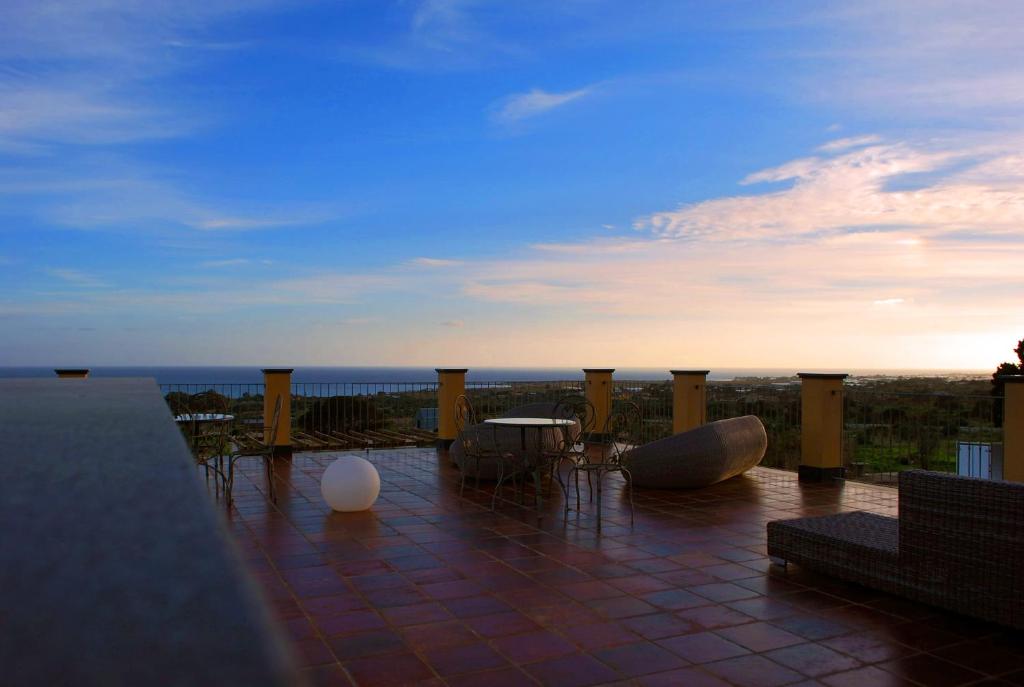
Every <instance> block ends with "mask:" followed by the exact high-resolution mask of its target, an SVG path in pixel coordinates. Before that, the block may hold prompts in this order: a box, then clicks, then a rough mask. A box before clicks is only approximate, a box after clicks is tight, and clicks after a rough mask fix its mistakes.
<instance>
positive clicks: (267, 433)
mask: <svg viewBox="0 0 1024 687" xmlns="http://www.w3.org/2000/svg"><path fill="white" fill-rule="evenodd" d="M282 403H283V400H282V398H281V396H278V397H277V398H276V399H275V400H274V414H273V416H272V418H271V421H270V426H269V427H264V428H263V436H264V437H266V438H267V439H268V441H267V442H266V443H264V444H262V445H261V446H260V447H259V448H258V449H256V450H255V451H244V452H236V453H233V454H232V455H231V457H230V459H229V460H228V478H227V490H226V495H227V502H228V508H230V507H231V501H232V496H231V491H232V488H233V487H234V484H235V463H236V462H237V461H238V460H239V459H241V458H262V459H263V466H264V469H265V471H266V476H267V491H268V493H269V494H270V500H271V502H273V503H277V487H276V486H275V484H274V447H275V446H276V445H277V435H278V432H277V426H278V424H279V422H278V421H279V420H280V419H281V404H282Z"/></svg>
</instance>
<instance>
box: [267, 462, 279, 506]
mask: <svg viewBox="0 0 1024 687" xmlns="http://www.w3.org/2000/svg"><path fill="white" fill-rule="evenodd" d="M266 461H267V484H269V485H270V486H269V491H270V500H271V502H273V503H277V486H276V485H275V484H274V454H272V453H271V454H270V455H269V456H267V457H266Z"/></svg>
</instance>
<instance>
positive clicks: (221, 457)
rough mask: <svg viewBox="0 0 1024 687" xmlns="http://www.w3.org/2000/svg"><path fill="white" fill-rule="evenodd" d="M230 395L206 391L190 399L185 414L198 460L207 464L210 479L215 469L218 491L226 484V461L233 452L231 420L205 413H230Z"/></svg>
mask: <svg viewBox="0 0 1024 687" xmlns="http://www.w3.org/2000/svg"><path fill="white" fill-rule="evenodd" d="M228 410H229V408H228V399H227V397H226V396H224V395H223V394H219V393H217V392H216V391H203V392H201V393H198V394H195V395H194V396H192V397H191V398H190V399H189V401H188V410H187V411H186V412H185V416H186V417H187V418H188V419H187V420H186V422H185V423H183V424H184V425H185V426H186V428H187V429H186V433H187V435H188V436H189V437H190V444H191V447H192V454H193V455H194V456H195V459H196V463H197V464H199V465H202V466H203V469H204V470H205V472H206V479H207V481H209V479H210V473H211V472H212V473H213V479H214V489H215V491H217V492H218V493H219V492H220V490H221V489H222V488H225V487H226V484H227V480H226V473H225V463H226V462H228V461H230V456H231V453H232V443H231V424H230V422H229V421H227V420H226V419H218V420H212V419H208V418H207V417H204V416H218V415H219V416H226V415H227V414H228Z"/></svg>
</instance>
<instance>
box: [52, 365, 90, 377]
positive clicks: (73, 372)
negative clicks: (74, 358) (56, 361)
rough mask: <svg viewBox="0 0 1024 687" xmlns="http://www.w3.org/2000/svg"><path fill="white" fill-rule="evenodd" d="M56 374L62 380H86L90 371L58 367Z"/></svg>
mask: <svg viewBox="0 0 1024 687" xmlns="http://www.w3.org/2000/svg"><path fill="white" fill-rule="evenodd" d="M54 372H56V373H57V376H58V377H60V378H61V379H85V378H86V377H88V376H89V370H86V369H73V368H69V367H58V368H57V369H56V370H54Z"/></svg>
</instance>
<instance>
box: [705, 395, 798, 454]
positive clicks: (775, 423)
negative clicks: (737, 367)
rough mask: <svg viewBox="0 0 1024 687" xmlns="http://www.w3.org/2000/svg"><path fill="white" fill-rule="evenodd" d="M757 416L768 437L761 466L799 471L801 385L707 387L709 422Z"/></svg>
mask: <svg viewBox="0 0 1024 687" xmlns="http://www.w3.org/2000/svg"><path fill="white" fill-rule="evenodd" d="M743 415H756V416H757V417H758V418H760V420H761V422H762V424H764V429H765V432H766V433H767V434H768V450H767V452H766V453H765V456H764V459H763V460H762V461H761V465H764V466H765V467H770V468H781V469H784V470H796V469H797V467H798V466H799V465H800V385H799V383H779V384H763V385H750V384H735V383H731V382H729V383H726V382H720V383H714V384H708V417H707V420H708V422H714V421H715V420H724V419H726V418H730V417H741V416H743Z"/></svg>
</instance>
